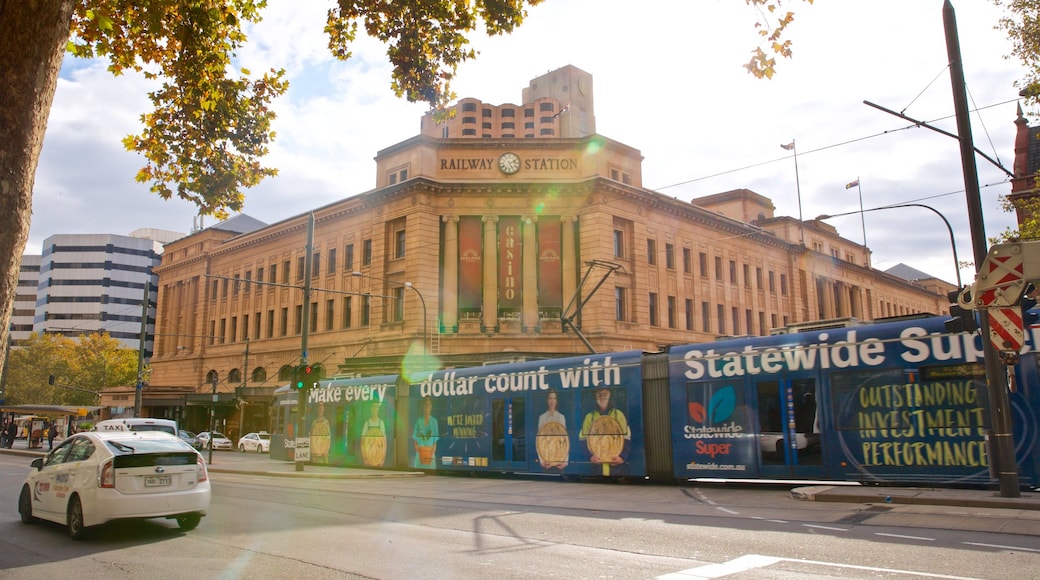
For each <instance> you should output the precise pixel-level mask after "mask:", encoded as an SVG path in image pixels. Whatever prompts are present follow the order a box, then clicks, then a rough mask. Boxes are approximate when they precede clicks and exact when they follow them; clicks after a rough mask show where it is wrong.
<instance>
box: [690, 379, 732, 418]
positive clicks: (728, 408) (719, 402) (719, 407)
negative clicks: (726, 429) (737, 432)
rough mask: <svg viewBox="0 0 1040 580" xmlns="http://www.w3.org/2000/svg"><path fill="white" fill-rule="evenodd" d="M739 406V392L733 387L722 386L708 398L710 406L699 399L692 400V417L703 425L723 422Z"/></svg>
mask: <svg viewBox="0 0 1040 580" xmlns="http://www.w3.org/2000/svg"><path fill="white" fill-rule="evenodd" d="M736 406H737V394H736V391H734V390H733V387H722V388H721V389H719V390H717V391H715V392H714V393H712V394H711V397H710V398H709V399H708V408H707V409H705V408H704V405H703V404H701V403H700V402H697V401H691V402H690V404H689V407H690V418H691V419H693V420H694V422H695V423H699V424H701V425H715V424H719V423H722V422H723V421H725V420H727V419H729V418H730V417H732V416H733V409H735V408H736Z"/></svg>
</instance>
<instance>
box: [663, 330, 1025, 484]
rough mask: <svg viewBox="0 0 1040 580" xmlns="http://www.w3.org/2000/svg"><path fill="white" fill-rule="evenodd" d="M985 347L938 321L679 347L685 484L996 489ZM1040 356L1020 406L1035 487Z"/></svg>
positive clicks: (677, 410)
mask: <svg viewBox="0 0 1040 580" xmlns="http://www.w3.org/2000/svg"><path fill="white" fill-rule="evenodd" d="M981 340H982V338H981V337H980V336H979V335H977V334H963V333H958V334H950V333H947V332H945V330H944V327H943V325H942V319H941V318H929V319H919V320H913V321H909V322H892V323H880V324H875V325H866V326H859V327H850V328H833V329H827V330H820V331H815V332H809V333H801V334H790V335H780V336H773V337H762V338H757V339H742V340H730V341H721V342H716V343H711V344H705V345H693V346H686V347H678V348H676V347H673V348H672V349H671V350H670V355H669V356H670V363H669V364H670V370H669V372H670V381H671V393H672V422H673V426H672V427H673V432H676V431H678V432H679V433H680V434H681V436H677V437H676V438H675V441H676V445H675V450H674V451H675V458H674V459H675V461H674V465H673V466H674V471H675V476H676V477H677V478H689V477H720V478H742V477H747V478H762V477H778V478H781V477H782V478H791V477H812V478H821V479H834V480H852V481H864V482H872V481H873V482H900V483H914V482H931V483H939V484H949V485H957V484H976V485H977V484H984V483H986V482H988V481H990V471H989V461H988V457H989V453H988V449H987V433H988V432H989V430H990V411H989V394H988V391H987V386H986V382H985V369H984V365H983V364H982V342H981ZM1028 360H1029V361H1030V364H1029V365H1021V367H1020V369H1019V381H1018V382H1019V385H1020V386H1021V387H1022V388H1020V389H1019V392H1018V393H1011V404H1012V407H1013V410H1014V412H1015V418H1016V425H1015V441H1016V454H1017V455H1018V458H1019V461H1020V463H1021V464H1022V465H1023V466H1026V467H1028V468H1029V469H1027V470H1026V472H1024V473H1023V474H1022V475H1023V476H1025V477H1026V478H1028V479H1030V480H1033V481H1035V480H1036V476H1037V474H1036V472H1035V469H1036V454H1037V450H1036V444H1037V443H1036V424H1037V420H1036V416H1035V412H1034V409H1035V401H1033V402H1030V401H1029V400H1027V399H1026V398H1025V397H1027V396H1029V397H1033V398H1035V397H1036V396H1037V395H1036V389H1037V369H1036V362H1035V357H1030V358H1029V359H1028Z"/></svg>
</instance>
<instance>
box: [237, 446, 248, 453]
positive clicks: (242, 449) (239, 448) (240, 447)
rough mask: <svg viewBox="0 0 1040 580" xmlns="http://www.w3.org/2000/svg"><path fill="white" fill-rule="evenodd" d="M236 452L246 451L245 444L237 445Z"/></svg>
mask: <svg viewBox="0 0 1040 580" xmlns="http://www.w3.org/2000/svg"><path fill="white" fill-rule="evenodd" d="M238 452H239V453H245V452H246V446H245V445H239V446H238Z"/></svg>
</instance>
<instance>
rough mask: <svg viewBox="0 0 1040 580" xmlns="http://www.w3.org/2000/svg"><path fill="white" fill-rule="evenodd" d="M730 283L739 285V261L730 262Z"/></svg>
mask: <svg viewBox="0 0 1040 580" xmlns="http://www.w3.org/2000/svg"><path fill="white" fill-rule="evenodd" d="M729 283H730V284H736V283H737V261H736V260H730V261H729Z"/></svg>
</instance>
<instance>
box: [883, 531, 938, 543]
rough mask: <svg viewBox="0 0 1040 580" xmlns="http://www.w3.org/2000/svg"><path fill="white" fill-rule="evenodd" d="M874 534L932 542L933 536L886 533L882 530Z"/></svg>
mask: <svg viewBox="0 0 1040 580" xmlns="http://www.w3.org/2000/svg"><path fill="white" fill-rule="evenodd" d="M874 535H875V536H885V537H886V538H902V539H904V540H921V541H923V542H934V541H935V538H925V537H923V536H904V535H902V534H886V533H884V532H876V533H875V534H874Z"/></svg>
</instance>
